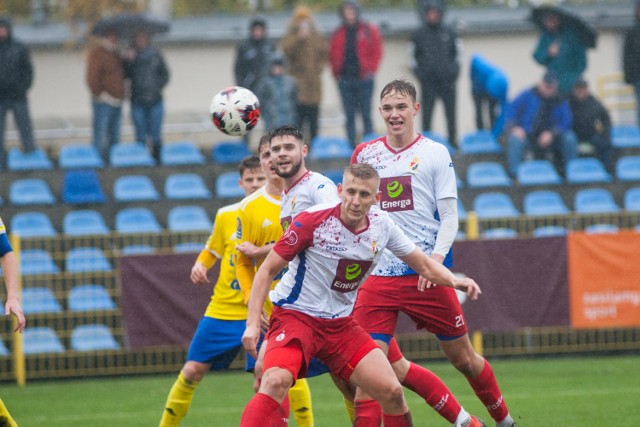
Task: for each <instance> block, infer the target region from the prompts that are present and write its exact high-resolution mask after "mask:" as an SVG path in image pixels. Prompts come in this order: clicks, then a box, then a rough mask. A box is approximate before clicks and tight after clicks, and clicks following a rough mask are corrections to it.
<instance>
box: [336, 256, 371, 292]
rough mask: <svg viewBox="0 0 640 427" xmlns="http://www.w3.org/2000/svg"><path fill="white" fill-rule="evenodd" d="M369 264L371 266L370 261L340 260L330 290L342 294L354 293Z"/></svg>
mask: <svg viewBox="0 0 640 427" xmlns="http://www.w3.org/2000/svg"><path fill="white" fill-rule="evenodd" d="M371 264H373V262H372V261H362V260H352V259H341V260H340V261H338V268H337V269H336V276H335V277H334V279H333V283H332V284H331V289H332V290H334V291H336V292H342V293H347V292H352V291H355V290H356V289H358V286H360V283H361V282H362V279H363V278H364V275H365V274H366V272H367V270H369V267H371Z"/></svg>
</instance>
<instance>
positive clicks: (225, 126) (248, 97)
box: [209, 86, 260, 136]
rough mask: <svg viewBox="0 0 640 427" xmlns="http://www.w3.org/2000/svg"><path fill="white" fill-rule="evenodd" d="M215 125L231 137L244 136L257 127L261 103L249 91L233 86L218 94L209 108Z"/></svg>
mask: <svg viewBox="0 0 640 427" xmlns="http://www.w3.org/2000/svg"><path fill="white" fill-rule="evenodd" d="M209 113H210V114H211V120H212V121H213V124H214V125H215V126H216V127H217V128H218V129H220V130H221V131H222V132H224V133H226V134H227V135H231V136H243V135H245V134H246V133H247V132H249V131H250V130H251V129H253V128H254V127H256V125H257V124H258V119H259V118H260V101H259V100H258V97H257V96H256V95H255V94H254V93H253V92H251V91H250V90H249V89H247V88H244V87H240V86H231V87H228V88H226V89H223V90H221V91H220V92H218V93H217V94H216V95H215V96H214V97H213V99H212V100H211V106H210V107H209Z"/></svg>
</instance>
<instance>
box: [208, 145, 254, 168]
mask: <svg viewBox="0 0 640 427" xmlns="http://www.w3.org/2000/svg"><path fill="white" fill-rule="evenodd" d="M250 155H251V151H250V150H249V148H247V146H246V145H245V144H244V142H241V141H239V142H219V143H218V144H216V145H214V146H213V148H212V149H211V158H212V160H213V161H214V163H217V164H220V165H229V164H232V165H237V164H238V163H240V160H242V159H244V158H245V157H247V156H250Z"/></svg>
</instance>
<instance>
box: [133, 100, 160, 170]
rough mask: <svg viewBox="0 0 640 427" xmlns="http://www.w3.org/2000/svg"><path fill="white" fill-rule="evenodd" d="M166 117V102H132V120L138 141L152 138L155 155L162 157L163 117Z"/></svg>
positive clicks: (144, 141) (144, 142)
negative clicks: (143, 103)
mask: <svg viewBox="0 0 640 427" xmlns="http://www.w3.org/2000/svg"><path fill="white" fill-rule="evenodd" d="M163 117H164V103H163V102H162V101H160V102H156V103H155V104H151V105H142V104H134V103H131V120H132V121H133V125H134V127H135V129H136V141H139V142H142V143H143V144H146V143H147V140H149V139H150V140H151V148H152V152H153V157H155V158H156V160H159V159H160V149H161V147H162V119H163Z"/></svg>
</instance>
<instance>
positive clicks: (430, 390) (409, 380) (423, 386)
mask: <svg viewBox="0 0 640 427" xmlns="http://www.w3.org/2000/svg"><path fill="white" fill-rule="evenodd" d="M402 385H403V386H405V387H407V388H408V389H409V390H411V391H413V392H415V393H416V394H418V395H419V396H420V397H422V398H423V399H424V400H425V402H427V405H429V406H431V407H432V408H433V409H434V410H435V411H436V412H437V413H438V414H440V415H441V416H442V417H443V418H444V419H446V420H447V421H449V422H450V423H452V424H453V423H454V422H455V421H456V418H457V417H458V414H459V413H460V409H461V406H460V404H459V403H458V401H457V399H456V398H455V396H454V395H453V394H452V393H451V391H449V389H448V388H447V386H446V385H445V383H444V382H443V381H442V380H441V379H440V378H439V377H438V376H437V375H436V374H434V373H433V372H431V371H430V370H428V369H426V368H423V367H422V366H420V365H416V364H415V363H413V362H410V367H409V371H408V372H407V375H406V377H405V378H404V381H403V382H402Z"/></svg>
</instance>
